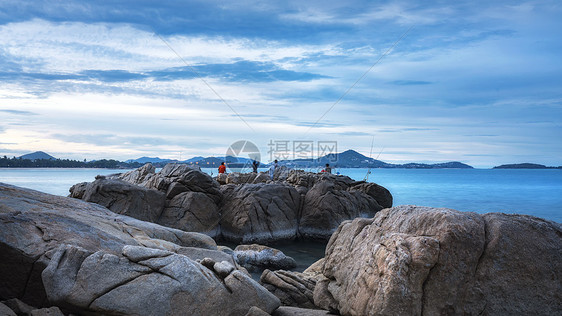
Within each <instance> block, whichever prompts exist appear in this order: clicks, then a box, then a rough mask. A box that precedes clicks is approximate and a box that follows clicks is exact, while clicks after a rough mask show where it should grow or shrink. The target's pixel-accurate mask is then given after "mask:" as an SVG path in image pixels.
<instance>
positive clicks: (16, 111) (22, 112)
mask: <svg viewBox="0 0 562 316" xmlns="http://www.w3.org/2000/svg"><path fill="white" fill-rule="evenodd" d="M0 112H4V113H8V114H14V115H37V113H33V112H30V111H21V110H11V109H0Z"/></svg>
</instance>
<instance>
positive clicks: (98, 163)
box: [0, 156, 143, 169]
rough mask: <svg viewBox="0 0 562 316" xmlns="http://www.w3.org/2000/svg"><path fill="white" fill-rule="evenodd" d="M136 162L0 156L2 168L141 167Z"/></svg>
mask: <svg viewBox="0 0 562 316" xmlns="http://www.w3.org/2000/svg"><path fill="white" fill-rule="evenodd" d="M142 165H143V164H141V163H138V162H132V163H127V162H121V161H117V160H113V159H101V160H95V161H78V160H70V159H35V160H30V159H22V158H16V157H13V158H8V157H6V156H4V157H2V158H0V167H2V168H106V169H132V168H138V167H141V166H142Z"/></svg>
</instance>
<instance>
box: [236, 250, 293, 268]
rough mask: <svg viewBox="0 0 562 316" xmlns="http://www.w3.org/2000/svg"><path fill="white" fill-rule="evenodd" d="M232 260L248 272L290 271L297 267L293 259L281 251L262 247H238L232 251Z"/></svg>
mask: <svg viewBox="0 0 562 316" xmlns="http://www.w3.org/2000/svg"><path fill="white" fill-rule="evenodd" d="M233 257H234V260H236V262H238V264H239V265H241V266H243V267H244V268H246V269H248V270H249V271H256V270H263V269H272V270H278V269H285V270H288V269H292V268H295V267H296V266H297V262H296V261H295V259H293V258H291V257H288V256H286V255H285V254H284V253H283V252H282V251H281V250H278V249H275V248H271V247H267V246H263V245H257V244H252V245H239V246H237V247H236V248H235V249H234V253H233Z"/></svg>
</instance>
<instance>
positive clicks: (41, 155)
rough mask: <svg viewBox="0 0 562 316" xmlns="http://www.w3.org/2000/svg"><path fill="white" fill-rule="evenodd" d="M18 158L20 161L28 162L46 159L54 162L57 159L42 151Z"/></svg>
mask: <svg viewBox="0 0 562 316" xmlns="http://www.w3.org/2000/svg"><path fill="white" fill-rule="evenodd" d="M18 158H21V159H28V160H39V159H46V160H56V159H57V158H55V157H53V156H51V155H49V154H47V153H46V152H43V151H36V152H34V153H31V154H26V155H23V156H19V157H18Z"/></svg>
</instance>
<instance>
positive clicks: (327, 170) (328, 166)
mask: <svg viewBox="0 0 562 316" xmlns="http://www.w3.org/2000/svg"><path fill="white" fill-rule="evenodd" d="M322 172H326V173H332V167H330V164H329V163H327V164H326V168H324V170H322Z"/></svg>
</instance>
